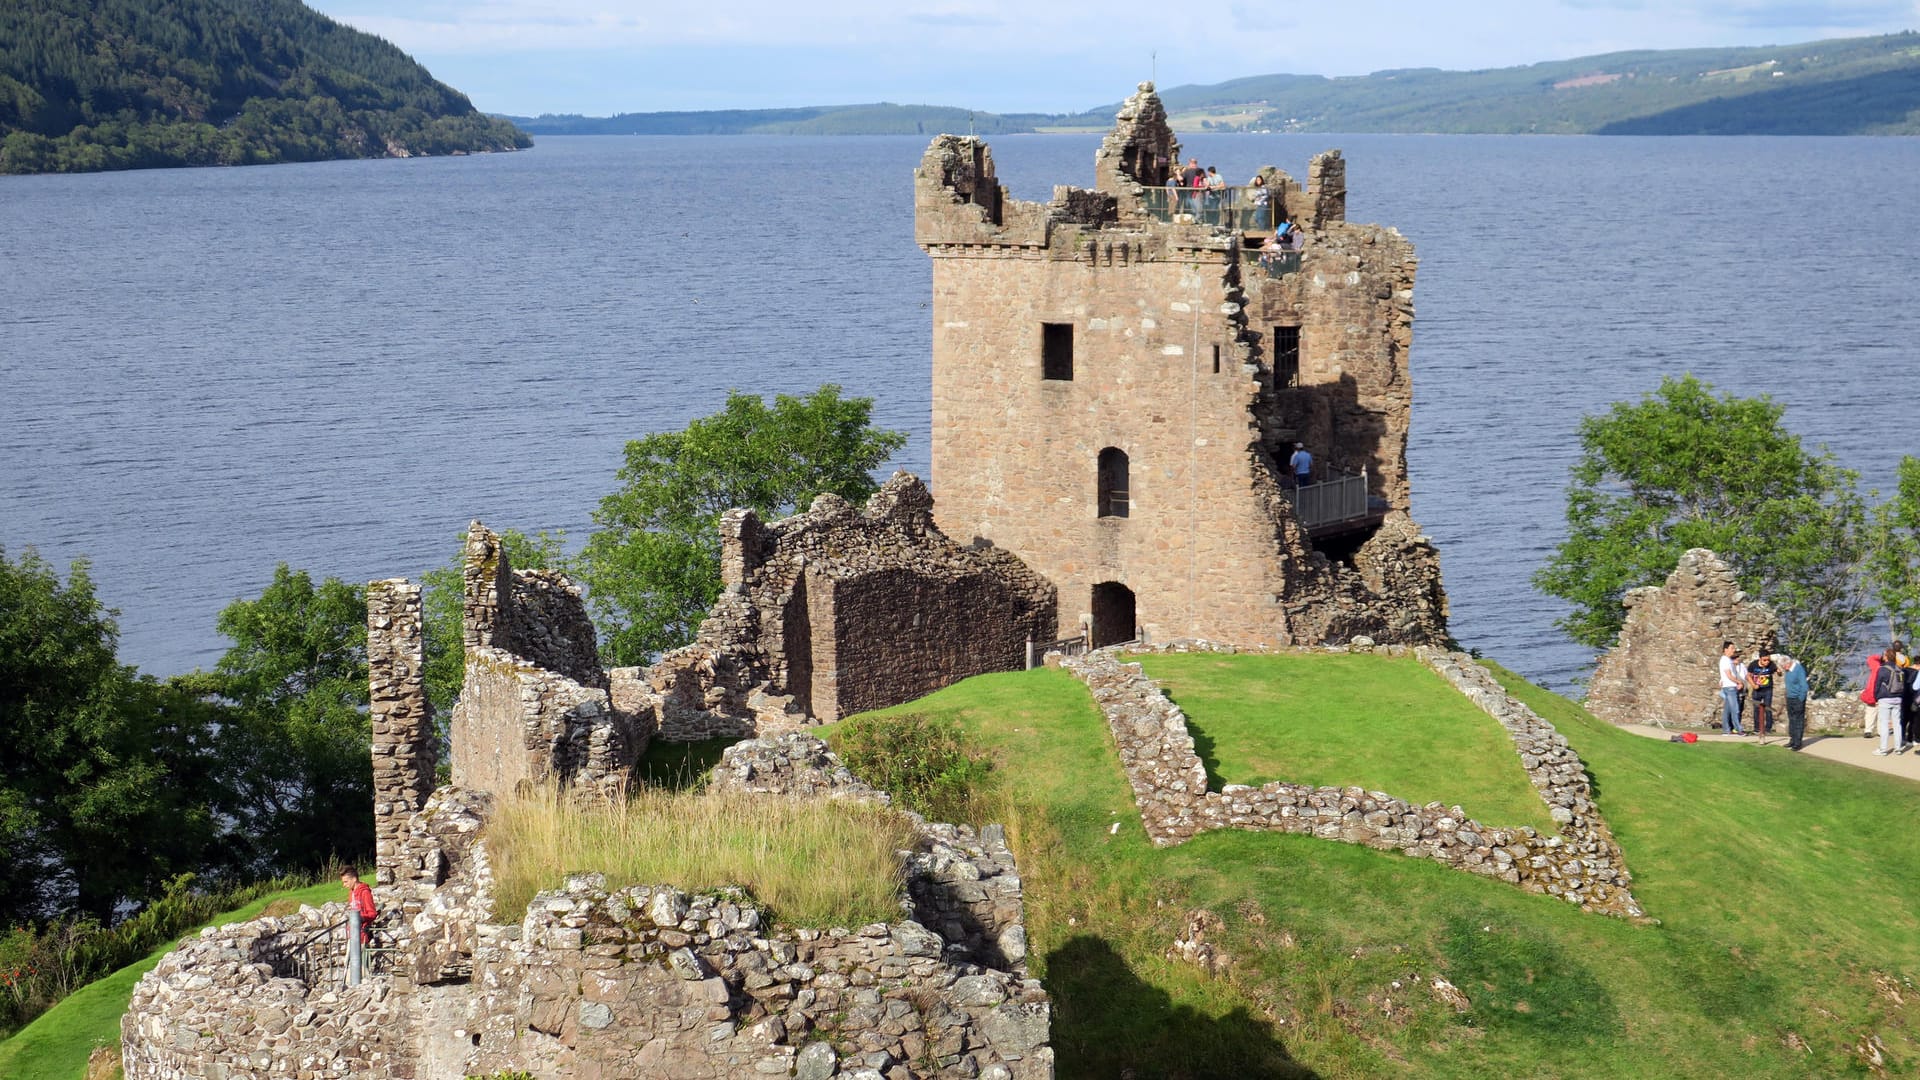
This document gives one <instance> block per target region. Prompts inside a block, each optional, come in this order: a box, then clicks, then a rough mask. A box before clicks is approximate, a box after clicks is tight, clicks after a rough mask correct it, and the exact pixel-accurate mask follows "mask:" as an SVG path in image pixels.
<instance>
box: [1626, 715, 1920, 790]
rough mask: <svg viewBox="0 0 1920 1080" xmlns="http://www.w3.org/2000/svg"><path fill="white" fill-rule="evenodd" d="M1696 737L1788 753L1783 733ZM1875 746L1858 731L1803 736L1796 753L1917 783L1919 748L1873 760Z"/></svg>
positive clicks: (1648, 732) (1645, 731)
mask: <svg viewBox="0 0 1920 1080" xmlns="http://www.w3.org/2000/svg"><path fill="white" fill-rule="evenodd" d="M1620 726H1621V727H1622V728H1624V729H1626V730H1627V731H1631V732H1633V733H1634V734H1635V735H1645V736H1647V737H1648V738H1651V739H1660V740H1663V741H1664V740H1666V739H1669V738H1672V737H1673V736H1674V735H1675V734H1677V733H1676V732H1673V731H1669V730H1667V729H1665V728H1656V727H1647V726H1645V725H1643V724H1622V725H1620ZM1699 735H1700V741H1701V742H1703V743H1709V742H1710V743H1746V744H1747V745H1749V746H1754V747H1758V748H1763V749H1765V750H1766V751H1768V752H1776V751H1777V752H1779V753H1782V754H1784V753H1787V752H1788V751H1787V736H1786V734H1785V733H1784V731H1783V732H1779V733H1776V734H1773V735H1769V736H1767V737H1766V738H1765V739H1761V738H1758V737H1756V736H1752V735H1749V736H1745V737H1742V736H1738V735H1722V734H1720V733H1719V732H1718V731H1713V732H1706V731H1702V732H1699ZM1879 746H1880V740H1879V738H1878V737H1875V738H1872V739H1863V738H1861V737H1860V733H1859V732H1858V731H1850V732H1847V733H1845V734H1837V735H1836V734H1829V735H1809V736H1807V745H1806V748H1805V749H1804V750H1802V751H1800V752H1801V753H1802V754H1805V755H1806V756H1808V757H1817V758H1826V759H1827V760H1828V761H1838V762H1841V763H1843V764H1847V765H1853V766H1857V767H1859V768H1862V769H1873V770H1875V771H1876V772H1883V773H1892V774H1893V775H1895V776H1903V777H1906V778H1907V779H1909V780H1920V748H1916V749H1913V750H1909V751H1907V752H1906V753H1904V754H1890V755H1888V756H1887V757H1874V756H1873V752H1874V750H1876V749H1878V748H1879Z"/></svg>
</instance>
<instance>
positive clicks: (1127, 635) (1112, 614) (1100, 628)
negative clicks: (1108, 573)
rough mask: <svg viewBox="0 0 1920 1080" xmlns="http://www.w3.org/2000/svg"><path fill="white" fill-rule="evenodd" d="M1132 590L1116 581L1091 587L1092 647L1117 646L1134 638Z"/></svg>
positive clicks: (1104, 582)
mask: <svg viewBox="0 0 1920 1080" xmlns="http://www.w3.org/2000/svg"><path fill="white" fill-rule="evenodd" d="M1133 616H1134V612H1133V590H1132V589H1129V588H1127V587H1126V586H1125V585H1122V584H1120V583H1119V582H1117V581H1103V582H1101V583H1100V584H1098V585H1095V586H1094V587H1093V647H1094V648H1096V649H1098V648H1100V647H1101V646H1103V645H1118V644H1119V643H1121V642H1123V641H1132V640H1133V638H1134V632H1133V628H1134V618H1133Z"/></svg>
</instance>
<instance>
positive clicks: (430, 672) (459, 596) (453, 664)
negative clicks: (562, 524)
mask: <svg viewBox="0 0 1920 1080" xmlns="http://www.w3.org/2000/svg"><path fill="white" fill-rule="evenodd" d="M498 535H499V537H500V546H501V548H502V549H504V550H505V551H506V553H507V565H508V566H511V567H513V568H514V569H515V570H566V569H568V563H567V558H566V533H564V532H547V531H545V530H542V531H540V532H538V533H535V534H534V535H532V536H528V535H527V534H526V533H523V532H521V531H520V530H518V529H502V530H500V532H499V534H498ZM466 544H467V535H466V534H465V533H461V534H460V546H459V547H457V548H455V549H454V552H453V558H451V559H449V560H448V561H447V564H446V565H445V566H439V567H435V568H434V569H432V570H429V571H427V572H426V573H424V574H422V575H420V582H421V585H422V586H423V590H424V591H423V593H422V596H421V598H420V607H421V621H422V622H423V623H424V624H425V625H424V627H423V629H424V630H425V635H426V667H425V671H424V673H423V675H422V680H423V681H424V682H425V683H426V687H427V700H429V701H431V702H432V703H433V714H434V722H435V723H436V724H438V725H441V737H442V738H443V739H444V738H445V736H446V731H445V724H446V721H447V718H448V717H449V716H451V715H452V710H453V703H454V699H456V698H458V697H459V696H460V686H461V684H462V683H463V682H464V681H465V679H466V656H467V650H466V644H465V636H464V634H463V626H462V620H463V617H464V615H465V598H466V578H465V564H466Z"/></svg>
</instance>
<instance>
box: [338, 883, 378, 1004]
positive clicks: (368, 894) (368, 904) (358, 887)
mask: <svg viewBox="0 0 1920 1080" xmlns="http://www.w3.org/2000/svg"><path fill="white" fill-rule="evenodd" d="M340 884H341V885H342V886H344V887H345V888H346V890H347V910H348V911H349V912H350V913H351V914H356V915H358V916H360V940H359V941H357V942H355V941H349V942H347V968H348V970H347V985H348V986H358V985H360V975H361V972H359V971H355V970H353V968H354V967H355V966H357V965H358V964H359V963H362V962H363V961H362V958H363V957H364V956H365V955H366V954H365V952H364V950H365V949H366V947H367V946H368V945H369V944H371V943H372V942H373V920H374V919H375V918H376V917H377V916H378V915H379V914H380V909H379V908H377V907H375V906H374V903H373V890H372V889H370V888H368V887H367V883H366V882H364V881H361V880H360V870H359V868H357V867H355V866H352V865H348V866H346V867H343V868H342V869H341V871H340Z"/></svg>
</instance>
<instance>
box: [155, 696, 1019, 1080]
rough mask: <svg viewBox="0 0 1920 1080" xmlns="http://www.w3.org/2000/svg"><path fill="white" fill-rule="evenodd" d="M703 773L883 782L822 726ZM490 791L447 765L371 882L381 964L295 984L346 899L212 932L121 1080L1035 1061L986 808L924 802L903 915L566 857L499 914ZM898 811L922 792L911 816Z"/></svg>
mask: <svg viewBox="0 0 1920 1080" xmlns="http://www.w3.org/2000/svg"><path fill="white" fill-rule="evenodd" d="M712 786H713V787H715V788H718V789H720V790H728V789H736V790H745V791H750V792H754V793H757V794H761V795H765V796H768V797H778V796H782V795H792V796H799V797H841V798H852V799H872V800H878V801H885V800H886V796H885V794H884V793H881V792H879V791H876V790H875V789H873V788H871V787H869V786H867V785H866V784H863V783H861V782H860V781H859V780H858V779H856V778H855V777H854V776H853V775H852V774H851V773H850V772H848V771H847V769H846V768H845V767H844V766H843V765H842V764H841V763H840V761H839V760H838V759H837V758H836V757H835V756H834V755H833V754H832V753H831V752H830V751H829V750H828V749H827V748H826V745H825V744H824V743H822V742H821V741H820V740H818V739H816V738H812V737H810V736H806V735H800V734H790V735H786V736H783V737H779V738H773V739H762V740H754V741H749V742H745V743H741V744H739V745H737V746H735V747H732V748H730V749H729V751H728V753H727V756H726V759H725V760H724V761H723V762H722V764H721V766H720V767H719V768H718V769H717V770H716V780H715V781H714V783H713V785H712ZM492 805H493V798H492V796H490V795H489V794H488V793H486V792H482V791H471V790H466V789H461V788H453V787H447V788H441V789H440V790H439V791H436V792H435V793H434V794H433V796H432V797H431V798H430V799H429V800H428V801H427V804H426V806H425V807H424V808H423V809H422V810H421V811H420V812H419V813H417V814H415V815H414V816H413V817H412V818H411V819H410V820H409V822H408V829H407V832H406V835H405V837H404V839H403V840H401V841H400V842H399V843H398V844H397V847H396V851H395V857H394V859H393V864H392V865H393V868H394V877H395V882H394V884H393V885H392V886H391V887H389V888H383V889H381V890H379V892H378V897H379V902H380V905H381V907H382V908H383V909H388V908H391V909H394V910H397V911H398V912H399V913H400V916H401V917H400V919H399V920H398V923H397V926H396V931H395V932H396V934H397V939H398V940H397V951H396V954H395V956H394V959H393V963H392V965H391V970H390V971H389V972H385V973H382V974H379V975H375V976H372V977H370V979H369V981H368V982H367V984H366V985H364V986H362V987H360V988H358V989H355V990H353V991H351V992H343V991H340V990H335V989H327V988H325V983H326V982H328V981H331V982H334V983H337V982H338V981H339V973H338V971H331V972H324V973H322V975H321V978H320V979H318V980H315V982H317V983H320V985H309V984H308V983H303V982H302V981H301V980H299V979H297V978H293V977H290V976H291V975H292V971H291V966H290V965H289V964H287V963H285V962H284V957H285V954H286V952H287V945H288V943H290V942H295V941H299V940H303V939H304V937H305V935H307V934H308V933H310V932H311V931H312V930H313V929H315V928H318V927H321V926H327V925H332V924H333V923H337V922H339V921H340V920H341V919H342V918H343V917H344V915H343V912H342V910H341V907H340V905H330V906H329V907H328V908H326V909H322V910H319V911H312V910H308V911H303V912H301V913H300V915H298V916H295V917H293V918H290V919H263V920H255V921H254V922H251V923H243V924H237V925H235V926H230V927H223V928H220V929H219V930H217V931H209V932H208V933H206V934H204V935H202V936H201V937H200V938H198V939H194V940H192V941H189V942H188V943H187V944H186V945H185V946H184V947H183V948H182V949H180V950H177V951H176V952H174V953H172V954H169V956H168V957H167V959H166V960H165V961H163V962H162V964H161V966H160V967H159V968H157V969H156V970H155V972H154V973H152V974H150V975H148V976H147V977H146V978H145V979H144V980H142V982H141V984H140V987H139V989H138V991H137V992H136V994H135V997H134V1003H133V1007H132V1008H131V1009H129V1011H128V1013H127V1016H126V1019H124V1020H123V1022H122V1036H123V1044H124V1050H123V1054H124V1057H125V1060H126V1062H127V1071H126V1075H127V1077H128V1080H185V1078H188V1077H195V1078H198V1077H206V1076H220V1077H223V1078H224V1080H283V1078H285V1077H313V1078H328V1080H330V1078H334V1077H347V1076H356V1077H357V1076H378V1077H392V1078H402V1080H412V1078H416V1077H417V1078H420V1080H428V1078H440V1077H446V1078H449V1080H457V1078H460V1077H464V1076H469V1075H490V1074H493V1073H495V1072H500V1071H522V1070H524V1071H527V1072H531V1073H532V1074H533V1075H536V1076H541V1077H569V1076H578V1077H588V1076H592V1077H602V1078H607V1080H614V1078H622V1080H624V1078H662V1080H666V1078H672V1080H681V1078H695V1080H698V1078H720V1077H737V1076H750V1075H773V1076H793V1075H797V1076H806V1077H818V1078H826V1077H833V1076H841V1077H849V1078H855V1077H857V1078H859V1080H914V1078H921V1077H945V1078H965V1080H980V1078H985V1077H994V1078H996V1080H1046V1078H1049V1077H1051V1076H1052V1075H1053V1051H1052V1049H1051V1046H1050V1021H1051V1006H1050V1004H1049V1002H1048V999H1047V995H1046V992H1045V991H1044V989H1042V987H1041V986H1040V984H1039V983H1038V982H1036V981H1033V980H1030V979H1028V978H1027V976H1026V965H1025V960H1026V947H1027V946H1026V931H1025V928H1024V925H1023V923H1022V903H1021V891H1020V878H1019V875H1018V872H1017V870H1016V868H1015V866H1014V861H1013V855H1012V852H1011V851H1009V850H1008V848H1007V844H1006V838H1005V835H1004V834H1003V833H1002V831H1001V830H1000V829H998V828H997V827H988V828H986V829H981V830H978V831H977V832H976V831H975V830H973V829H970V828H966V827H964V826H954V825H941V824H929V823H925V822H921V823H920V838H919V840H918V842H917V843H916V845H915V846H914V848H913V849H912V850H910V851H904V852H902V853H901V854H902V857H903V867H902V870H903V875H904V879H905V886H906V888H905V892H906V894H907V896H906V900H905V902H904V904H903V908H902V912H901V914H902V915H903V916H904V917H903V918H902V920H901V921H898V922H893V923H876V924H873V925H870V926H864V927H859V928H855V929H845V928H841V929H831V930H806V929H795V930H784V929H783V930H779V931H774V930H772V929H770V928H769V925H768V920H767V919H766V917H765V916H764V915H763V913H761V912H760V911H759V910H758V909H757V908H755V907H754V906H753V905H752V904H751V903H750V902H749V901H747V900H746V899H745V898H744V897H743V896H742V895H741V894H739V893H738V892H737V891H733V890H716V891H714V892H711V893H706V894H688V893H685V892H683V891H680V890H677V889H673V888H669V887H665V886H635V887H632V888H625V889H618V890H609V889H607V888H606V885H605V880H604V879H603V878H602V877H600V876H599V875H594V874H588V875H578V876H575V877H574V878H572V879H571V880H569V881H568V882H567V884H566V886H565V887H564V888H562V889H558V890H554V891H550V892H545V893H541V894H540V895H539V896H538V897H536V898H535V900H534V902H533V903H532V904H531V905H529V907H528V909H527V913H526V915H525V917H524V918H523V919H522V920H521V921H520V922H519V923H517V924H512V925H501V924H498V923H495V922H493V920H492V915H491V907H492V895H493V887H492V881H493V878H492V870H491V864H490V860H489V858H488V855H487V845H486V844H485V842H484V841H482V840H481V834H482V828H483V826H484V824H485V820H486V817H487V815H488V814H489V812H490V811H491V808H492ZM909 816H911V815H909Z"/></svg>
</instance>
